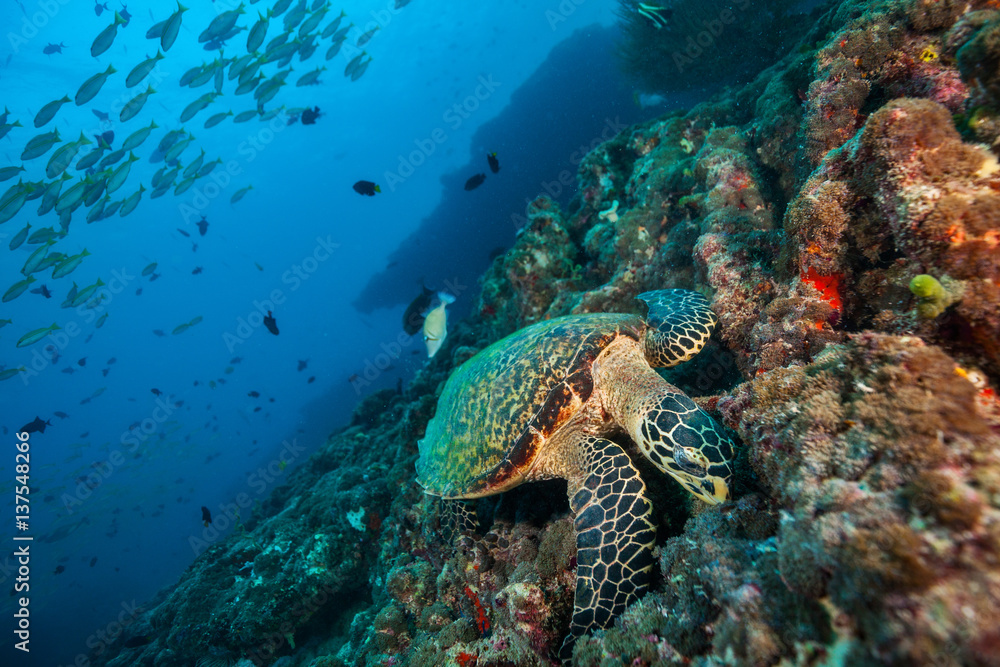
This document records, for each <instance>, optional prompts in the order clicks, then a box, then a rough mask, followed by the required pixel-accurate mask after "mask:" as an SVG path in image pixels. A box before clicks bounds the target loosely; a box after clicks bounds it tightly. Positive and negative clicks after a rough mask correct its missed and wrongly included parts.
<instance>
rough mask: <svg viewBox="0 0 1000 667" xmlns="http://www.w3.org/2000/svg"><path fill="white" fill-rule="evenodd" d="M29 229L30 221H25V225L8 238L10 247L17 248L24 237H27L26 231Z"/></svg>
mask: <svg viewBox="0 0 1000 667" xmlns="http://www.w3.org/2000/svg"><path fill="white" fill-rule="evenodd" d="M29 231H31V223H30V222H29V223H27V226H26V227H25V228H24V229H22V230H21V231H19V232H18V233H17V234H15V235H14V238H12V239H11V240H10V249H11V250H17V249H18V248H20V247H21V244H23V243H24V241H25V239H27V238H28V232H29Z"/></svg>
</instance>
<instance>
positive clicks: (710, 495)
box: [695, 477, 729, 505]
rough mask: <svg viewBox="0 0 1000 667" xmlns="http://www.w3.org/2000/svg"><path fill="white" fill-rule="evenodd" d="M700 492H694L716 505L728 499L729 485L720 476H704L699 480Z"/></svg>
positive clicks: (710, 503)
mask: <svg viewBox="0 0 1000 667" xmlns="http://www.w3.org/2000/svg"><path fill="white" fill-rule="evenodd" d="M701 488H702V493H699V494H695V495H697V496H698V497H699V498H701V499H702V500H704V501H705V502H706V503H708V504H709V505H718V504H719V503H724V502H726V501H727V500H729V485H728V484H727V483H726V480H724V479H722V478H721V477H706V478H705V479H703V480H701Z"/></svg>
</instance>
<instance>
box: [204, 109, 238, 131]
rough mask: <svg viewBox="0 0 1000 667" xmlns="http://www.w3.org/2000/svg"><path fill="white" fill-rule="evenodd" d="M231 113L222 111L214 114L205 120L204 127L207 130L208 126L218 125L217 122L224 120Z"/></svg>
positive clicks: (231, 113)
mask: <svg viewBox="0 0 1000 667" xmlns="http://www.w3.org/2000/svg"><path fill="white" fill-rule="evenodd" d="M232 115H233V112H232V111H225V112H223V113H217V114H215V115H214V116H212V117H211V118H209V119H208V120H206V121H205V129H206V130H207V129H208V128H210V127H215V126H216V125H218V124H219V123H221V122H222V121H224V120H226V118H228V117H229V116H232Z"/></svg>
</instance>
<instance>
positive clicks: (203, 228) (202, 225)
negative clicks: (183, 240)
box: [196, 216, 208, 236]
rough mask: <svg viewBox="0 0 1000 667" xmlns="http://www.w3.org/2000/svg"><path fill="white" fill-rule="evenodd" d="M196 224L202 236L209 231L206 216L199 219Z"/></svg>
mask: <svg viewBox="0 0 1000 667" xmlns="http://www.w3.org/2000/svg"><path fill="white" fill-rule="evenodd" d="M196 224H197V225H198V232H199V233H200V234H201V235H202V236H204V235H205V234H207V233H208V220H206V219H205V216H201V220H199V221H198V222H197V223H196Z"/></svg>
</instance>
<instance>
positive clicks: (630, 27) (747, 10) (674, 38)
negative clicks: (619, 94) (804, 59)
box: [618, 0, 802, 92]
mask: <svg viewBox="0 0 1000 667" xmlns="http://www.w3.org/2000/svg"><path fill="white" fill-rule="evenodd" d="M794 4H795V3H793V2H790V1H788V0H779V1H777V2H770V3H768V5H767V6H766V7H765V6H764V5H761V4H759V3H754V2H749V1H748V0H742V1H741V2H736V3H732V2H706V1H704V0H702V1H698V0H676V1H674V2H669V3H665V4H664V3H644V2H639V0H620V2H619V7H618V15H619V16H620V17H621V20H622V27H623V31H624V33H625V38H624V43H623V45H622V48H621V51H622V58H623V60H624V63H625V67H626V69H627V71H628V72H629V73H630V74H631V75H632V76H633V77H634V78H636V79H637V80H638V82H639V83H640V85H641V86H642V87H643V89H644V90H646V91H648V92H665V91H670V90H678V89H683V88H687V87H701V86H705V85H713V84H714V85H718V84H720V83H732V82H740V81H746V80H747V79H749V78H753V76H754V75H755V74H756V73H757V72H758V71H760V70H761V69H763V67H765V66H767V65H768V64H770V63H771V62H773V61H774V60H775V58H776V56H777V55H780V53H782V52H784V51H785V50H787V49H788V48H789V45H790V44H792V43H794V38H795V37H796V36H797V33H798V30H797V28H798V27H799V26H801V25H802V21H801V20H799V21H796V20H794V19H793V17H792V16H790V15H789V13H788V10H789V8H791V7H792V6H793V5H794ZM765 35H766V37H764V36H765Z"/></svg>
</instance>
